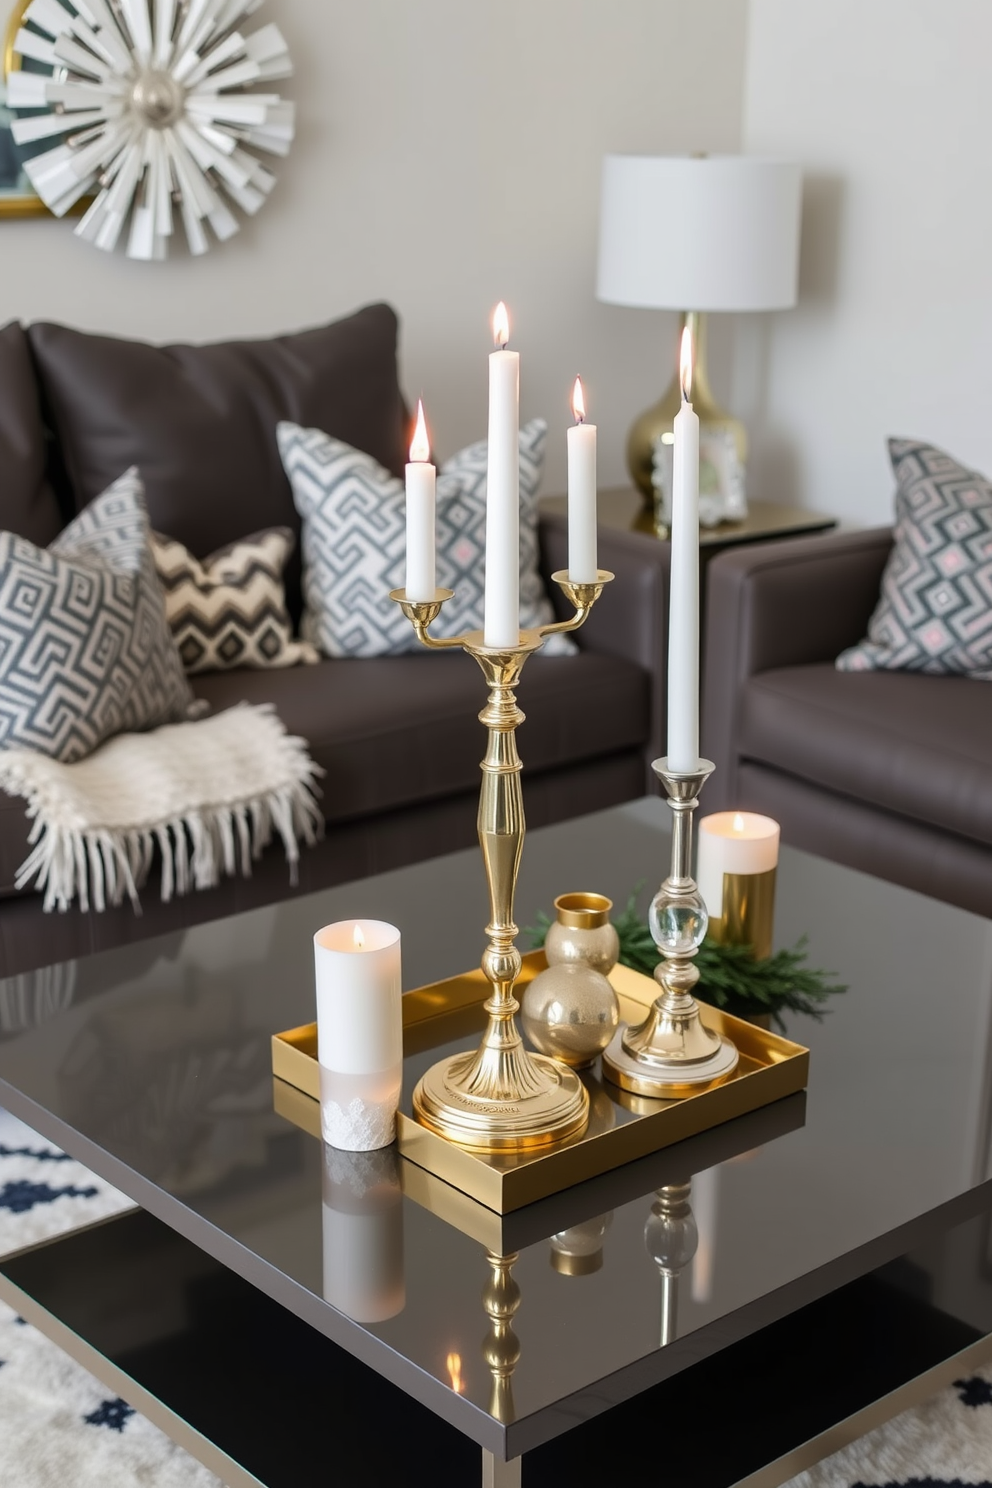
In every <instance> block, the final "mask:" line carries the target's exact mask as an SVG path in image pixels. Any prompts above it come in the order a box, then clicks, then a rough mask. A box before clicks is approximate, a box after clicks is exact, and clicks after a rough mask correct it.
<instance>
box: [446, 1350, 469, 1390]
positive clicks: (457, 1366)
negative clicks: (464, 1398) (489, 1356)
mask: <svg viewBox="0 0 992 1488" xmlns="http://www.w3.org/2000/svg"><path fill="white" fill-rule="evenodd" d="M446 1362H447V1368H448V1378H449V1379H450V1381H451V1388H452V1389H453V1390H454V1392H455V1394H456V1395H464V1393H465V1381H464V1380H463V1379H462V1356H461V1354H449V1355H448V1358H447V1361H446Z"/></svg>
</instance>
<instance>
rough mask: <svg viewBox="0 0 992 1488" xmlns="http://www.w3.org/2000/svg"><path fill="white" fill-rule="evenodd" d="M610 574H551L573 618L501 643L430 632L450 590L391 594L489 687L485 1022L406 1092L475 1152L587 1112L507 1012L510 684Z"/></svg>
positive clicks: (548, 1131)
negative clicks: (466, 659)
mask: <svg viewBox="0 0 992 1488" xmlns="http://www.w3.org/2000/svg"><path fill="white" fill-rule="evenodd" d="M612 578H613V575H612V574H611V573H608V572H606V570H605V569H600V570H599V571H598V573H597V575H596V578H595V580H593V581H592V582H590V583H585V582H573V581H572V580H571V579H570V578H569V577H568V574H567V573H566V572H561V573H556V574H555V575H554V579H555V582H556V583H557V584H558V585H559V586H560V588H561V589H562V591H563V593H564V594H565V595H566V597H567V598H568V600H569V601H570V603H571V604H572V606H573V608H574V610H575V614H574V616H573V618H572V619H571V620H559V621H556V622H555V623H554V624H552V625H542V626H540V627H539V628H537V629H536V630H524V631H521V632H520V633H519V634H518V636H517V644H516V645H515V646H505V647H503V646H500V647H494V646H487V645H486V644H485V637H484V635H483V634H482V633H480V632H479V631H472V632H469V633H468V634H467V635H462V636H458V637H451V638H447V637H445V638H444V639H436V638H435V637H434V636H432V635H430V634H429V632H428V626H429V625H430V624H431V623H432V622H433V621H434V620H435V619H436V618H437V615H438V614H439V612H440V609H441V606H442V605H443V604H444V603H445V602H446V600H448V599H450V598H451V591H450V590H447V589H437V590H435V592H434V595H433V596H432V598H430V599H429V600H423V601H421V600H412V599H408V598H407V594H406V590H405V589H396V590H394V591H393V593H392V594H391V595H390V599H392V600H395V602H396V603H397V604H398V605H400V606H401V607H402V610H403V613H404V614H405V615H406V617H407V619H408V620H409V621H410V623H411V624H412V626H413V628H414V631H415V632H416V635H417V639H418V640H419V641H420V643H421V644H422V645H424V646H427V647H428V648H430V649H432V650H438V649H443V648H446V647H460V648H462V649H463V650H465V651H467V652H468V654H469V655H470V656H474V657H475V659H476V661H477V662H478V663H479V666H480V667H481V668H482V671H483V674H484V676H485V679H486V684H487V686H488V688H489V701H488V703H487V705H486V707H485V708H484V709H483V710H482V712H481V713H480V714H479V719H480V721H481V722H482V723H483V724H485V726H486V728H487V729H488V731H489V742H488V746H487V749H486V756H485V759H484V760H483V761H482V789H481V791H480V794H479V844H480V846H481V848H482V859H483V863H484V865H485V869H486V879H487V881H488V885H489V908H490V918H489V924H488V925H487V926H486V935H487V936H488V937H489V944H488V946H487V947H486V950H485V952H484V954H483V957H482V970H483V972H484V973H485V975H486V979H487V980H488V981H489V983H490V984H491V986H492V994H491V996H490V997H489V999H488V1001H487V1002H486V1004H485V1008H486V1012H487V1013H488V1014H489V1023H488V1026H487V1028H486V1032H485V1035H484V1036H483V1040H482V1043H481V1044H480V1045H479V1047H478V1049H476V1050H475V1051H474V1052H473V1053H469V1054H455V1055H451V1056H449V1058H447V1059H443V1060H442V1061H441V1062H440V1063H439V1064H436V1065H434V1066H433V1068H431V1069H429V1070H428V1071H427V1074H426V1075H424V1077H423V1078H422V1079H421V1080H420V1081H419V1083H418V1085H417V1088H416V1090H415V1091H414V1093H413V1110H414V1115H415V1116H416V1118H417V1120H418V1121H420V1122H421V1123H422V1124H423V1125H424V1126H426V1127H428V1128H429V1129H430V1130H431V1131H433V1132H436V1133H437V1134H438V1135H439V1136H442V1137H445V1138H447V1139H449V1140H450V1141H452V1142H458V1143H459V1144H460V1145H461V1146H463V1147H473V1148H475V1149H476V1150H478V1151H481V1152H524V1151H526V1150H528V1149H529V1148H533V1147H543V1146H548V1145H550V1144H551V1143H553V1142H560V1141H562V1140H563V1139H564V1138H565V1137H570V1136H573V1135H574V1134H575V1133H576V1132H579V1131H582V1129H583V1128H584V1127H585V1125H586V1123H587V1122H588V1120H589V1095H588V1092H587V1091H586V1088H585V1086H584V1085H583V1084H582V1082H581V1080H580V1079H579V1078H578V1076H577V1075H575V1074H574V1073H573V1072H572V1071H571V1070H570V1069H568V1068H567V1067H566V1066H565V1065H563V1064H559V1063H558V1062H557V1061H556V1060H553V1059H549V1058H548V1057H547V1056H546V1055H542V1054H529V1053H528V1052H527V1050H526V1049H525V1048H524V1045H523V1040H522V1039H521V1037H520V1034H519V1032H518V1029H517V1025H516V1021H515V1019H514V1014H515V1013H516V1012H517V1009H518V1007H519V1003H518V1002H517V1000H516V998H515V997H514V995H513V988H514V985H515V983H516V981H517V978H518V977H519V975H520V971H521V966H522V960H521V955H520V952H519V951H518V950H517V947H516V938H517V927H516V925H515V924H514V921H513V898H514V894H515V891H516V885H517V871H518V869H519V867H520V855H521V853H522V851H523V844H524V803H523V792H522V790H521V787H520V771H521V769H522V768H523V766H522V765H521V762H520V755H519V754H518V753H517V740H516V733H517V729H518V727H519V725H520V724H521V723H523V721H524V715H523V713H522V712H521V711H520V709H519V708H518V707H517V700H516V695H515V693H514V691H513V689H514V687H516V685H517V683H518V681H519V679H520V673H521V671H522V670H523V666H524V662H525V661H526V660H527V657H528V656H530V654H531V653H532V652H533V651H536V650H537V649H538V648H539V647H540V646H541V645H542V643H543V641H544V639H545V637H546V636H549V635H555V634H560V633H561V632H563V631H569V630H577V629H578V627H579V626H580V625H581V624H582V623H583V621H584V620H585V619H586V616H587V615H588V614H589V611H590V610H591V608H592V606H593V605H594V604H595V602H596V600H597V599H598V598H599V596H600V594H601V593H602V592H603V588H604V586H605V585H606V584H608V583H609V582H610V580H611V579H612Z"/></svg>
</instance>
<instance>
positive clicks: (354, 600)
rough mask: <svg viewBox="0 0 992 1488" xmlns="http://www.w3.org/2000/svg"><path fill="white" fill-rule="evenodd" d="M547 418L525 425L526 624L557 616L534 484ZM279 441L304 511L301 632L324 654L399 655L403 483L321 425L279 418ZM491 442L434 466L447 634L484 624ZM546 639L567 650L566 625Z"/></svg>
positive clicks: (402, 637) (437, 631)
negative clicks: (544, 577)
mask: <svg viewBox="0 0 992 1488" xmlns="http://www.w3.org/2000/svg"><path fill="white" fill-rule="evenodd" d="M547 427H548V426H547V424H546V423H545V422H544V420H543V419H533V420H532V421H531V422H530V423H529V424H525V425H524V427H523V428H522V429H521V430H520V624H521V626H522V627H523V628H524V629H531V628H533V627H535V626H538V625H548V624H550V623H551V622H552V621H553V620H554V614H553V612H552V609H551V602H550V600H549V599H548V596H547V594H546V593H545V591H544V585H543V583H542V581H541V575H540V573H539V572H538V568H537V560H538V548H537V492H538V487H539V486H540V483H541V467H542V463H543V459H544V445H545V440H546V437H547ZM277 434H278V440H279V452H280V454H281V455H282V462H283V465H284V467H285V470H286V474H287V475H288V476H289V480H290V484H291V485H292V488H293V500H294V501H295V502H296V508H297V511H298V512H299V513H300V516H301V517H302V518H303V544H302V546H303V600H304V613H303V622H302V625H301V627H300V633H301V635H302V636H303V637H304V638H305V639H306V640H308V641H312V642H313V644H314V645H316V646H318V647H319V648H320V650H321V651H323V652H324V653H325V654H326V655H327V656H395V655H398V654H399V653H401V652H404V651H413V650H415V649H416V646H417V642H416V638H415V636H414V634H413V630H412V627H411V625H410V622H409V621H408V620H407V619H406V617H405V616H404V614H403V612H402V610H401V609H400V608H399V606H398V605H396V604H394V603H393V602H392V600H391V599H390V598H389V591H390V590H391V589H399V588H400V587H401V586H402V584H403V582H404V576H405V570H406V497H405V492H404V487H403V482H402V481H401V480H398V479H397V478H396V476H393V475H390V473H389V472H388V470H384V469H383V468H382V466H381V465H379V464H378V463H377V462H376V461H375V460H373V459H372V457H371V456H370V455H366V454H363V453H362V452H361V451H360V450H356V449H353V448H352V447H351V445H349V444H345V443H344V442H343V441H342V440H340V439H332V438H331V436H330V435H328V434H324V433H322V432H321V430H319V429H301V428H300V427H299V425H297V424H290V423H281V424H280V425H279V426H278V430H277ZM486 456H487V449H486V443H485V441H481V442H480V443H479V444H472V445H469V446H468V447H467V448H466V449H463V450H462V451H461V452H460V453H459V454H457V455H455V456H453V458H452V459H450V460H448V461H446V463H445V464H444V465H442V467H441V469H440V470H439V471H438V477H437V582H438V584H439V586H440V587H441V588H443V589H452V590H454V598H453V599H451V600H449V601H448V603H447V604H446V605H445V606H444V608H443V609H442V611H441V613H440V615H439V616H438V618H437V620H436V621H435V622H434V624H433V626H432V627H431V634H432V635H437V636H441V637H446V636H455V635H461V634H462V633H463V632H464V631H467V630H479V629H481V628H482V624H483V618H484V616H483V611H484V599H485V588H484V585H485V551H486ZM543 650H544V652H545V653H546V654H549V655H559V656H562V655H568V654H571V653H572V652H573V651H574V650H575V644H574V642H573V641H571V640H570V639H569V637H568V636H563V635H557V636H550V637H549V638H548V640H547V641H545V643H544V647H543Z"/></svg>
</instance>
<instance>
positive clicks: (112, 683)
mask: <svg viewBox="0 0 992 1488" xmlns="http://www.w3.org/2000/svg"><path fill="white" fill-rule="evenodd" d="M196 707H197V705H196V700H195V699H194V697H193V694H192V693H191V692H190V689H189V684H188V682H187V681H186V678H185V676H184V675H183V669H182V662H181V661H180V659H179V653H178V651H177V650H176V644H175V641H174V640H173V639H172V632H171V631H170V630H169V626H168V624H167V622H166V618H165V606H164V603H163V600H162V590H161V588H160V587H159V582H158V578H157V577H156V574H155V563H154V560H153V558H152V552H151V545H150V542H149V527H148V515H147V512H146V511H145V503H144V496H143V493H142V487H141V481H140V479H139V477H138V473H137V471H136V470H129V471H128V472H127V474H126V475H122V476H121V478H120V480H117V481H115V482H114V484H113V485H112V486H111V487H110V488H109V489H108V490H106V491H104V493H103V495H102V496H98V497H97V498H96V500H95V501H92V502H90V504H89V506H87V507H86V508H85V509H84V510H83V511H82V512H80V514H79V516H78V517H76V519H75V521H73V522H71V523H70V524H69V526H68V527H66V528H65V530H64V531H63V532H61V533H60V534H59V536H58V537H57V538H56V539H55V541H54V542H53V543H52V544H51V546H50V547H49V548H36V547H35V545H34V543H30V542H28V541H27V540H26V539H25V538H22V537H15V536H14V534H13V533H10V532H0V748H15V747H23V748H25V749H34V750H37V751H38V752H39V753H41V754H47V755H50V756H51V757H52V758H53V759H57V760H62V761H63V762H64V763H66V764H71V763H72V761H74V760H79V759H82V758H83V757H84V756H85V755H87V754H91V753H92V751H93V750H94V749H95V748H96V747H97V745H98V744H100V743H102V741H103V740H104V739H107V738H109V737H110V736H111V734H117V733H120V732H122V731H123V730H125V729H147V728H155V727H156V726H157V725H158V724H160V723H178V722H180V721H181V720H182V719H184V718H186V717H188V716H189V715H190V713H191V711H195V710H196Z"/></svg>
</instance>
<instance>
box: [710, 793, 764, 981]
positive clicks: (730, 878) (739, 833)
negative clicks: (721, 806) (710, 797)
mask: <svg viewBox="0 0 992 1488" xmlns="http://www.w3.org/2000/svg"><path fill="white" fill-rule="evenodd" d="M779 836H780V832H779V825H778V822H776V821H773V820H772V818H771V817H770V816H759V815H758V814H757V813H756V812H753V811H718V812H716V813H715V814H714V815H712V816H704V817H703V819H702V821H701V822H700V823H699V858H698V861H697V864H696V884H697V886H698V888H699V892H700V894H701V895H702V897H703V903H704V904H705V905H706V909H707V912H708V914H709V917H710V934H711V935H712V936H713V939H714V940H717V941H721V942H723V943H724V944H725V945H750V946H753V947H754V954H755V958H756V959H757V960H759V961H762V960H764V959H765V957H767V956H770V955H771V953H772V930H773V925H774V916H775V870H776V868H777V867H778V845H779Z"/></svg>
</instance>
